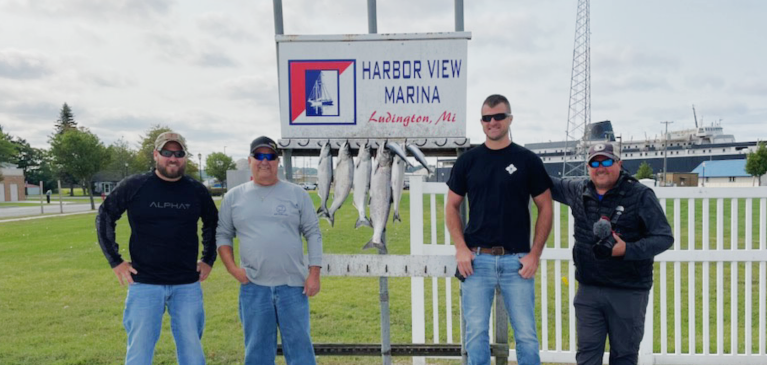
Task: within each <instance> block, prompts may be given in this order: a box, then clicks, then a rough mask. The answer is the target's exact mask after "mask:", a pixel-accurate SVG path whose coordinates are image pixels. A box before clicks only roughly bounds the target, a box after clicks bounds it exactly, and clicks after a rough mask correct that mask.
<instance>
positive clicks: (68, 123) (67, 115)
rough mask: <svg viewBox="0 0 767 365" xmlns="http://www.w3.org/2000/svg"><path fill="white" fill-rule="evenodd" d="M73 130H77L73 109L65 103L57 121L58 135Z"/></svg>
mask: <svg viewBox="0 0 767 365" xmlns="http://www.w3.org/2000/svg"><path fill="white" fill-rule="evenodd" d="M72 128H77V122H76V121H75V115H74V114H73V113H72V109H71V108H70V107H69V105H67V103H64V105H63V106H62V107H61V111H60V112H59V119H57V120H56V134H57V135H58V134H62V133H64V132H65V131H67V130H69V129H72Z"/></svg>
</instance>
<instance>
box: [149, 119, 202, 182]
mask: <svg viewBox="0 0 767 365" xmlns="http://www.w3.org/2000/svg"><path fill="white" fill-rule="evenodd" d="M170 131H171V129H170V128H169V127H168V126H161V125H159V124H157V125H153V126H151V127H150V128H149V130H147V131H146V135H144V136H142V137H141V143H140V144H139V150H138V152H137V153H136V167H137V169H138V171H139V172H142V171H149V170H151V169H153V168H154V167H155V162H154V154H153V151H154V141H155V140H156V139H157V136H159V135H161V134H163V133H165V132H170ZM186 147H187V148H189V144H187V146H186ZM187 152H189V151H187ZM195 161H196V160H195V156H194V154H191V153H189V154H188V155H187V156H186V172H185V173H184V174H185V175H187V176H189V177H191V178H193V179H195V180H199V179H200V174H199V171H200V168H199V166H198V165H197V163H195Z"/></svg>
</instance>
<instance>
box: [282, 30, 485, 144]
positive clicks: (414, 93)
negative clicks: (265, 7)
mask: <svg viewBox="0 0 767 365" xmlns="http://www.w3.org/2000/svg"><path fill="white" fill-rule="evenodd" d="M470 38H471V33H468V32H458V33H430V34H386V35H381V34H361V35H329V36H284V35H277V36H276V40H277V57H278V68H279V79H280V122H281V132H282V138H288V139H290V138H335V139H339V138H341V139H342V138H358V139H359V138H436V137H447V138H459V137H460V138H463V137H465V136H466V79H467V71H468V64H467V45H468V40H469V39H470Z"/></svg>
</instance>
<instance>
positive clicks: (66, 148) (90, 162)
mask: <svg viewBox="0 0 767 365" xmlns="http://www.w3.org/2000/svg"><path fill="white" fill-rule="evenodd" d="M51 154H52V155H53V157H54V159H55V161H56V164H57V165H58V166H59V168H60V169H61V170H63V171H66V172H68V173H70V174H71V175H72V176H73V177H74V178H75V179H76V180H77V181H78V182H79V183H80V184H81V185H82V186H83V191H87V193H88V195H89V196H90V200H91V209H96V207H95V204H94V203H93V192H92V191H91V189H92V186H93V175H95V174H96V173H97V172H99V171H101V170H102V169H103V168H104V166H106V165H107V164H108V163H109V153H108V151H107V148H106V147H105V146H104V144H103V143H102V142H101V141H100V140H99V137H98V136H96V135H95V134H93V133H91V132H90V131H89V130H88V129H87V128H71V129H68V130H66V131H64V133H61V134H59V135H56V136H55V137H54V138H53V140H52V141H51Z"/></svg>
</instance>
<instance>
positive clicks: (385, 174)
mask: <svg viewBox="0 0 767 365" xmlns="http://www.w3.org/2000/svg"><path fill="white" fill-rule="evenodd" d="M405 149H406V150H407V151H409V152H410V153H411V154H412V155H413V157H415V158H416V160H417V161H418V162H419V163H421V165H423V166H424V167H425V168H426V169H427V171H430V170H429V167H428V164H427V163H426V156H424V154H423V152H421V150H419V149H418V147H416V146H415V145H407V146H406V147H405ZM405 149H403V148H402V146H401V145H400V144H397V143H394V142H388V141H387V142H385V143H379V145H378V150H377V152H376V157H375V159H374V158H373V156H372V153H371V147H370V144H369V143H366V144H365V145H363V146H360V148H359V151H358V153H357V161H356V162H355V161H354V159H353V158H352V153H351V147H350V146H349V143H348V141H347V142H344V143H343V145H341V148H340V149H339V150H338V163H337V164H336V167H335V171H334V170H333V156H332V154H331V147H330V144H329V143H325V144H324V145H323V146H322V149H321V151H320V161H319V166H318V169H317V170H318V171H317V175H318V176H317V177H318V180H319V181H318V184H317V193H318V195H319V197H320V207H319V208H318V209H317V215H318V216H319V217H320V218H325V219H327V220H328V222H330V225H331V226H334V225H335V213H336V212H337V211H338V209H340V208H341V206H342V205H343V203H344V201H345V200H346V198H347V197H348V196H349V193H350V192H351V190H352V188H354V198H353V203H354V207H355V208H356V209H357V213H358V215H359V217H358V218H357V221H356V223H355V224H354V228H359V227H362V226H368V227H372V228H373V236H372V238H371V239H370V241H369V242H368V243H367V244H365V246H364V247H363V249H368V248H377V249H379V250H380V251H382V252H386V241H385V236H386V223H387V220H388V217H389V212H390V211H391V204H392V202H394V216H393V217H392V221H393V222H402V219H401V218H400V214H399V204H400V200H401V199H402V190H403V189H404V185H405V169H406V167H407V166H406V165H410V162H409V161H408V160H407V155H406V154H405ZM333 181H335V185H334V190H333V203H332V204H331V206H330V209H328V208H327V203H328V198H329V195H330V185H331V183H332V182H333ZM368 203H369V204H368ZM368 205H369V210H370V218H369V219H368V217H367V216H366V215H365V212H366V211H367V210H368V209H367V208H368Z"/></svg>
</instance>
